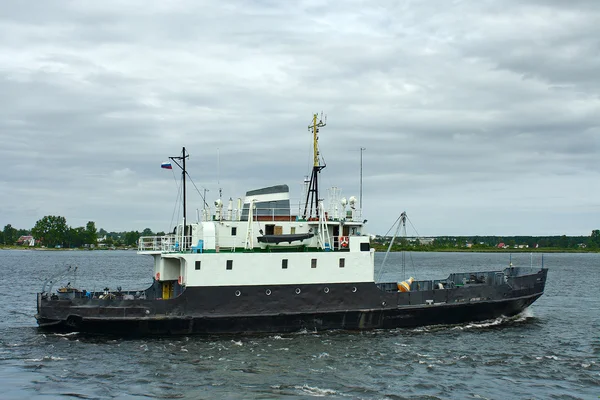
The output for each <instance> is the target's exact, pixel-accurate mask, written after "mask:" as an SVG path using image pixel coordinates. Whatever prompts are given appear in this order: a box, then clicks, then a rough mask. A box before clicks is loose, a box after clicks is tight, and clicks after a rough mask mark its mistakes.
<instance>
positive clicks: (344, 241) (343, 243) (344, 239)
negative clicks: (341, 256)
mask: <svg viewBox="0 0 600 400" xmlns="http://www.w3.org/2000/svg"><path fill="white" fill-rule="evenodd" d="M341 246H342V247H343V248H346V247H348V236H342V240H341Z"/></svg>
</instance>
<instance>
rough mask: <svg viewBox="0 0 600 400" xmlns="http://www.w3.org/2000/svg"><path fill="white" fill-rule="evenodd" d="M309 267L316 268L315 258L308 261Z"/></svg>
mask: <svg viewBox="0 0 600 400" xmlns="http://www.w3.org/2000/svg"><path fill="white" fill-rule="evenodd" d="M310 267H311V268H317V259H316V258H313V259H312V260H310Z"/></svg>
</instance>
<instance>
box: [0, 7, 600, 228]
mask: <svg viewBox="0 0 600 400" xmlns="http://www.w3.org/2000/svg"><path fill="white" fill-rule="evenodd" d="M598 21H600V2H598V1H597V0H590V1H577V0H571V1H563V0H547V1H543V0H477V1H459V0H455V1H449V0H437V1H436V0H431V1H408V0H407V1H399V0H390V1H376V2H373V1H347V0H343V1H342V0H339V1H336V0H333V1H328V0H319V1H316V0H310V1H299V2H287V1H286V2H284V1H271V0H255V1H226V2H220V1H197V0H179V1H162V0H160V1H159V0H157V1H148V0H144V1H142V0H139V1H134V0H130V1H126V2H124V1H121V0H119V1H117V0H104V1H101V2H100V1H50V0H45V1H39V0H31V1H26V0H19V1H5V2H3V4H2V11H1V12H0V104H1V107H0V156H1V157H2V160H3V165H4V168H2V169H1V170H0V225H1V226H4V225H5V224H8V223H10V224H12V225H13V226H15V227H17V228H31V227H32V226H33V225H34V224H35V222H36V220H38V219H40V218H41V217H43V216H44V215H63V216H65V217H66V218H67V222H68V223H69V224H70V225H72V226H81V225H84V224H85V223H86V222H87V221H89V220H93V221H95V222H96V225H97V227H99V228H100V227H102V228H104V229H106V230H109V231H112V230H115V231H120V230H136V229H137V230H142V229H144V228H146V227H149V228H151V229H153V230H155V231H157V230H167V229H169V226H170V225H171V221H172V217H173V213H174V206H175V202H176V199H177V187H176V182H175V180H174V177H173V173H172V172H170V171H167V170H161V169H160V163H161V162H162V161H165V160H167V158H168V156H175V155H177V154H178V153H179V152H180V151H181V147H182V146H186V148H187V149H188V150H189V153H190V154H191V157H190V159H189V163H188V165H189V170H190V174H191V176H192V178H193V179H194V181H195V183H196V185H197V186H198V188H199V189H200V190H202V187H205V188H207V189H209V192H208V198H209V199H210V200H211V202H212V201H214V199H215V198H217V197H218V193H219V190H218V188H219V187H222V189H223V197H224V198H225V199H228V198H229V197H233V198H237V197H240V196H243V195H244V193H245V192H246V191H247V190H251V189H256V188H260V187H263V186H269V185H274V184H280V183H287V184H288V185H289V186H290V189H291V196H292V199H293V202H295V203H296V204H297V202H298V199H299V198H300V193H301V183H302V180H303V177H304V175H307V174H308V173H309V171H310V166H311V164H310V161H311V155H310V150H311V148H310V146H311V135H310V133H309V132H308V130H307V126H308V124H309V122H310V120H311V116H312V114H313V113H314V112H321V111H324V112H325V113H326V114H327V116H328V119H327V126H326V127H325V128H323V129H322V131H321V134H320V148H321V153H322V155H323V157H324V159H325V161H326V163H327V168H326V169H325V170H323V172H322V181H321V187H322V188H325V187H330V186H338V187H340V188H342V189H343V194H344V195H345V196H347V197H349V196H351V195H355V196H357V197H358V195H359V181H360V179H359V176H360V173H359V171H360V151H359V148H360V147H365V148H366V150H365V151H364V153H363V198H364V214H365V216H366V218H367V219H368V220H369V222H368V226H369V231H370V232H371V233H374V234H383V233H385V232H386V231H387V230H388V229H389V227H390V226H391V224H392V223H393V222H394V220H395V219H396V217H397V216H398V215H399V213H400V212H401V211H403V210H406V211H407V213H408V215H409V217H410V219H411V221H412V222H413V224H414V225H415V227H416V228H417V231H418V233H419V234H421V235H425V236H427V235H470V234H480V235H484V234H490V235H494V234H495V235H518V234H523V235H546V234H548V235H561V234H567V235H589V234H590V232H591V230H592V229H598V228H600V161H599V159H600V96H599V95H600V27H599V26H598ZM218 160H220V161H219V162H218ZM323 194H324V195H325V193H323ZM189 201H190V207H189V212H190V213H194V211H193V210H194V209H195V208H197V207H200V206H201V201H200V197H199V196H198V194H197V193H196V192H195V190H193V189H192V191H191V192H190V196H189ZM409 233H410V232H409Z"/></svg>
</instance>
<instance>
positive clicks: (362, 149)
mask: <svg viewBox="0 0 600 400" xmlns="http://www.w3.org/2000/svg"><path fill="white" fill-rule="evenodd" d="M366 149H367V148H366V147H361V148H360V210H361V214H362V208H363V202H362V178H363V171H362V165H363V163H362V160H363V155H362V153H363V151H365V150H366Z"/></svg>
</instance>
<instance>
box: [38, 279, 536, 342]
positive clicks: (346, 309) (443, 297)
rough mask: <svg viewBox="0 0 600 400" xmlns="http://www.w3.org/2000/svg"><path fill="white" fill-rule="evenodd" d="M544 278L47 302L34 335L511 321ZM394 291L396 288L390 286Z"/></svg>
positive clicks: (194, 291) (196, 290)
mask: <svg viewBox="0 0 600 400" xmlns="http://www.w3.org/2000/svg"><path fill="white" fill-rule="evenodd" d="M546 275H547V270H545V269H542V270H540V271H539V272H537V273H533V274H528V275H519V276H509V277H508V279H507V281H506V282H503V283H499V284H474V285H464V286H462V287H455V288H449V289H440V290H433V289H431V290H416V291H411V292H407V293H401V292H398V291H397V289H390V288H389V287H386V286H385V285H383V286H382V285H376V284H374V283H348V284H317V285H299V286H269V287H262V286H250V287H248V286H247V287H190V288H187V289H185V290H184V291H183V293H182V294H181V295H179V296H178V297H177V298H175V299H171V300H137V299H136V300H117V299H114V300H98V299H87V298H86V299H70V300H67V299H62V300H56V299H55V300H52V299H48V298H47V297H46V298H44V297H43V296H42V294H38V315H37V316H36V318H37V320H38V324H39V326H40V328H42V329H45V330H53V331H63V332H82V333H89V334H113V335H119V336H153V335H156V336H165V335H193V334H199V335H215V334H240V333H285V332H297V331H301V330H308V331H315V330H316V331H324V330H333V329H335V330H368V329H394V328H410V327H417V326H425V325H439V324H460V323H465V322H471V321H483V320H488V319H493V318H497V317H500V316H507V317H510V316H513V315H516V314H518V313H520V312H521V311H523V310H524V309H525V308H526V307H528V306H529V305H531V304H532V303H533V302H534V301H535V300H536V299H537V298H539V297H540V296H541V295H542V294H543V291H544V287H545V281H546ZM392 287H394V285H392Z"/></svg>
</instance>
